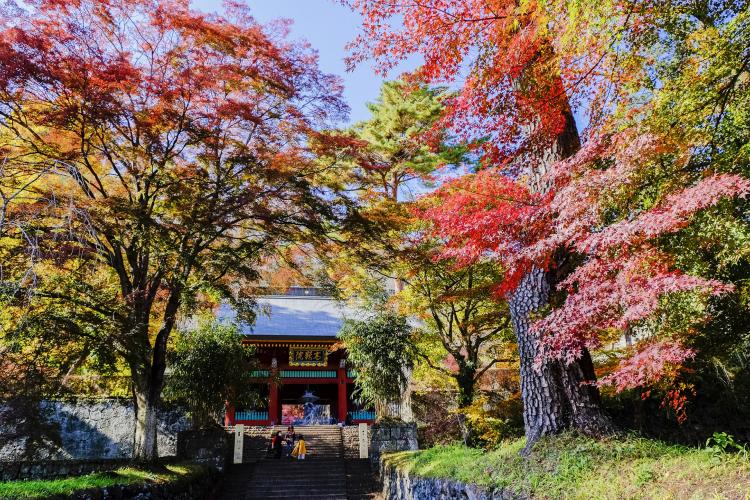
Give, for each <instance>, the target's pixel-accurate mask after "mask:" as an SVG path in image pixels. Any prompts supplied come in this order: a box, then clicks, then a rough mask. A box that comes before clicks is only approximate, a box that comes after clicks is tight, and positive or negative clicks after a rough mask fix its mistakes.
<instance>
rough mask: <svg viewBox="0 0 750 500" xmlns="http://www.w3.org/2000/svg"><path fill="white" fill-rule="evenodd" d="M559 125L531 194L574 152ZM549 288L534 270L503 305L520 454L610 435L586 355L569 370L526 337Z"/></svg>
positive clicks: (574, 135) (532, 174)
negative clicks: (522, 438)
mask: <svg viewBox="0 0 750 500" xmlns="http://www.w3.org/2000/svg"><path fill="white" fill-rule="evenodd" d="M565 122H566V123H565V128H564V129H563V130H562V131H561V132H560V134H559V135H558V136H557V138H556V139H555V141H554V142H553V144H551V145H550V147H549V149H547V151H545V152H544V153H543V154H542V155H541V158H540V159H539V161H537V162H534V163H533V164H534V165H535V167H534V169H533V170H532V171H529V172H528V178H529V179H530V187H531V189H532V190H533V191H536V192H546V191H547V190H548V189H549V186H547V185H546V184H545V181H544V179H543V177H544V174H545V173H546V172H547V170H548V169H549V167H550V166H551V165H552V164H553V163H554V162H556V161H559V160H561V159H564V158H566V157H569V156H571V155H573V154H574V153H575V152H576V151H577V150H578V148H579V146H580V142H579V137H578V130H577V127H576V123H575V119H574V118H573V114H572V113H571V112H570V111H569V110H568V111H567V112H566V113H565ZM551 285H554V283H552V276H551V274H550V273H548V272H545V271H544V270H542V269H539V268H536V267H535V268H533V269H532V270H531V271H530V272H529V273H528V274H527V275H526V276H524V277H523V279H522V280H521V283H520V285H519V287H518V288H517V289H516V290H515V291H514V293H513V294H512V295H511V297H510V301H509V306H510V313H511V321H512V323H513V330H514V332H515V334H516V338H517V340H518V350H519V357H520V365H521V366H520V372H521V397H522V400H523V407H524V410H523V411H524V415H523V416H524V426H525V430H526V443H527V444H526V448H525V449H524V453H529V452H530V450H531V447H532V446H533V445H534V443H535V442H536V441H537V440H538V439H539V438H541V437H542V436H544V435H547V434H556V433H558V432H561V431H563V430H565V429H568V428H573V429H576V430H580V431H582V432H584V433H586V434H590V435H601V434H606V433H609V432H611V431H612V430H613V427H612V424H611V421H610V419H609V418H608V417H607V416H606V415H605V413H604V412H603V410H602V408H601V404H600V401H599V391H598V389H597V388H596V385H594V382H595V381H596V376H595V374H594V368H593V363H592V361H591V356H590V354H589V353H588V351H585V350H584V353H583V356H582V357H581V359H580V360H577V361H575V362H573V363H571V364H565V363H563V362H561V361H557V360H549V359H544V358H543V357H541V356H540V349H541V340H542V339H541V334H540V333H538V332H532V331H531V329H530V325H531V315H532V314H533V313H534V312H536V311H538V310H539V309H540V308H542V307H544V306H546V305H547V304H548V302H549V299H550V293H551Z"/></svg>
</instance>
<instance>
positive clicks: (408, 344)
mask: <svg viewBox="0 0 750 500" xmlns="http://www.w3.org/2000/svg"><path fill="white" fill-rule="evenodd" d="M339 336H340V338H341V339H342V340H343V341H344V343H345V344H346V348H347V351H348V353H349V358H348V361H349V363H351V365H352V366H353V367H354V369H355V370H357V391H358V394H359V399H360V400H361V401H362V402H364V403H366V404H374V403H387V402H390V401H393V400H397V399H398V398H399V397H400V396H401V393H402V391H403V390H404V389H405V388H406V385H407V384H408V382H409V379H408V377H407V370H408V369H410V368H411V367H412V366H413V365H414V362H415V360H416V358H417V350H416V348H415V347H414V343H413V341H412V328H411V326H409V323H408V322H407V320H406V318H405V317H404V316H401V315H398V314H395V313H393V312H390V311H382V312H380V313H378V314H377V315H376V316H374V317H372V318H369V319H367V320H364V321H354V320H348V321H346V322H345V323H344V327H343V328H342V329H341V332H340V333H339Z"/></svg>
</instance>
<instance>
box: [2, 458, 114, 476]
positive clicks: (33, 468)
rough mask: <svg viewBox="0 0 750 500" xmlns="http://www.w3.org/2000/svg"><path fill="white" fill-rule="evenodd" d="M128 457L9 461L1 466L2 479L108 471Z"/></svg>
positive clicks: (79, 474) (80, 474)
mask: <svg viewBox="0 0 750 500" xmlns="http://www.w3.org/2000/svg"><path fill="white" fill-rule="evenodd" d="M128 462H129V460H127V459H124V458H123V459H113V460H106V459H104V460H39V461H36V462H9V463H4V464H2V465H1V466H0V481H19V480H23V479H56V478H61V477H70V476H82V475H84V474H91V473H92V472H106V471H111V470H114V469H117V468H118V467H122V466H123V465H126V464H127V463H128Z"/></svg>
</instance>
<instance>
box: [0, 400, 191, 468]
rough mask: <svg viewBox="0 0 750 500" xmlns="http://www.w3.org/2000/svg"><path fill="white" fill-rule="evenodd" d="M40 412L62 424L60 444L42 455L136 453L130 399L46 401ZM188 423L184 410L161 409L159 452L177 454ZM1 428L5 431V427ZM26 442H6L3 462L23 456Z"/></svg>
mask: <svg viewBox="0 0 750 500" xmlns="http://www.w3.org/2000/svg"><path fill="white" fill-rule="evenodd" d="M40 412H42V413H43V414H44V415H45V416H46V418H47V420H48V421H49V422H50V423H53V424H55V425H56V426H57V427H58V428H59V431H60V446H53V447H50V448H49V449H48V450H46V451H44V452H43V453H42V454H41V456H39V457H38V458H39V459H43V460H63V459H71V460H84V459H86V460H88V459H115V458H130V457H131V456H132V453H133V429H134V422H135V411H134V410H133V404H132V402H130V401H128V400H124V399H99V400H86V399H78V400H72V401H43V402H42V403H41V405H40ZM0 427H2V426H1V425H0ZM188 427H189V422H188V419H187V417H186V416H185V414H184V412H182V411H180V410H174V409H173V410H162V411H160V412H159V430H158V438H157V439H158V447H159V455H160V456H174V455H175V454H176V451H177V433H178V432H180V431H183V430H186V429H187V428H188ZM0 432H3V429H2V428H0ZM24 446H25V442H24V439H19V440H17V441H14V442H11V443H9V444H6V445H5V446H3V447H2V448H0V462H2V461H17V460H19V459H20V458H21V457H22V456H23V451H24ZM35 458H37V457H35Z"/></svg>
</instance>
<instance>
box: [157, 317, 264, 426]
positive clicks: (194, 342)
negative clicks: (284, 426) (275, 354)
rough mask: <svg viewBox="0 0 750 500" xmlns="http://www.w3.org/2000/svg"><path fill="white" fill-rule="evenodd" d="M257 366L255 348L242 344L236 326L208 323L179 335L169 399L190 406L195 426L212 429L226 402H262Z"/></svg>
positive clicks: (174, 353) (172, 367) (167, 386)
mask: <svg viewBox="0 0 750 500" xmlns="http://www.w3.org/2000/svg"><path fill="white" fill-rule="evenodd" d="M254 366H255V349H254V348H253V347H252V346H249V345H244V344H243V343H242V337H241V336H239V335H238V334H237V328H236V326H234V325H222V324H219V323H216V322H207V321H204V322H202V323H201V324H200V325H199V326H198V328H196V329H195V330H190V331H181V332H179V334H178V335H177V338H176V339H175V344H174V350H173V351H172V352H171V353H170V367H171V373H169V375H168V379H167V385H166V388H165V397H166V398H167V399H168V400H172V401H174V402H177V403H181V404H184V405H186V406H187V408H188V411H189V413H190V415H191V417H192V419H193V425H194V427H196V428H200V427H205V426H210V425H211V424H212V422H215V421H216V416H217V415H219V414H220V413H221V412H222V411H223V409H224V405H225V404H226V403H230V404H233V405H236V406H243V405H247V406H250V405H253V404H255V403H257V402H258V401H257V399H258V393H257V391H256V390H255V388H254V386H253V383H252V377H251V371H252V370H253V368H254Z"/></svg>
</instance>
